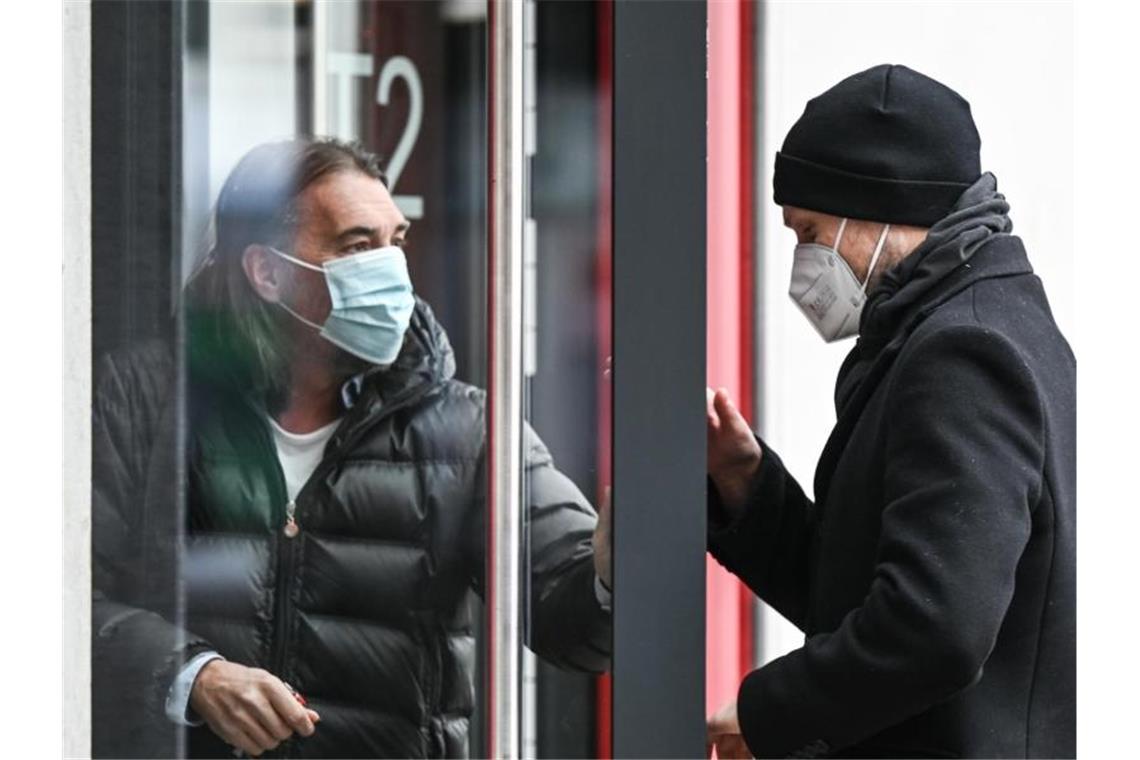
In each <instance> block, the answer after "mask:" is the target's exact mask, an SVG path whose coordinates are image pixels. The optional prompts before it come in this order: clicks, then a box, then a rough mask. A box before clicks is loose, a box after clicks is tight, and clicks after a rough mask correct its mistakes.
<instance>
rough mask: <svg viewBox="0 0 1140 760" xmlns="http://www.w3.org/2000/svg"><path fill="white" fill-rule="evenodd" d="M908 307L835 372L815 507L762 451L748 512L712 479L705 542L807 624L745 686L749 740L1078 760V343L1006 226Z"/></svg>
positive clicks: (767, 744) (867, 752)
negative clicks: (1062, 328) (831, 421)
mask: <svg viewBox="0 0 1140 760" xmlns="http://www.w3.org/2000/svg"><path fill="white" fill-rule="evenodd" d="M902 287H903V290H902V291H900V293H904V292H905V289H906V288H908V287H910V286H909V285H908V284H903V286H902ZM899 301H900V304H896V306H895V307H894V308H891V309H886V310H884V311H883V314H880V315H879V317H880V318H878V319H876V318H871V319H867V318H865V319H864V324H863V329H862V337H861V338H860V339H859V341H858V343H857V344H856V346H855V348H854V349H853V350H852V352H851V353H850V355H849V356H848V357H847V359H846V360H845V362H844V364H843V366H842V368H841V370H840V373H839V381H838V385H837V392H836V412H837V422H836V426H835V429H834V430H833V432H832V434H831V436H830V438H829V440H828V442H827V444H826V446H825V448H824V450H823V454H822V456H821V457H820V461H819V465H818V469H817V471H816V476H815V500H814V501H813V500H812V499H809V498H808V497H807V496H806V495H805V494H804V491H803V490H802V489H801V487H800V486H799V485H798V484H797V483H796V481H795V480H794V479H793V478H792V476H791V475H790V474H789V473H788V472H787V471H786V470H785V469H784V467H783V465H782V464H781V462H780V458H779V457H778V456H777V455H776V453H775V452H774V451H772V449H771V448H769V447H768V446H767V445H766V444H763V443H762V446H763V448H764V454H763V457H762V460H761V464H760V468H759V470H758V472H757V474H756V476H755V479H754V482H753V487H752V496H751V498H750V500H749V503H748V505H747V508H746V510H745V511H744V512H743V514H742V515H738V516H736V517H735V521H731V520H730V519H729V517H728V515H726V513H725V512H724V510H723V508H722V506H721V505H720V503H719V500H718V498H717V495H716V493H715V489H714V488H712V487H711V486H710V492H711V494H712V496H711V502H710V535H709V540H710V550H711V551H712V553H713V554H714V556H715V557H716V558H717V559H718V560H719V561H720V562H721V563H722V564H723V565H724V566H725V567H726V568H728V569H729V570H731V571H732V572H734V573H735V574H737V575H738V576H740V577H741V578H742V579H743V580H744V581H745V582H747V584H748V585H749V586H750V587H751V588H752V589H753V590H754V591H755V592H756V593H757V594H758V595H759V596H760V597H761V598H762V599H763V600H764V601H766V602H767V603H768V604H770V605H772V606H773V607H774V608H775V609H776V610H778V611H779V612H780V613H781V614H782V615H784V616H785V617H786V618H788V620H790V621H792V622H793V623H794V624H795V625H796V626H798V627H799V628H800V629H801V630H803V632H804V634H805V642H804V645H803V646H802V647H801V648H800V649H798V650H795V651H793V652H791V653H789V654H788V655H786V656H784V657H780V658H778V659H776V660H774V661H773V662H771V663H769V664H767V665H765V666H763V667H761V668H759V669H758V670H755V671H753V672H752V673H750V674H749V675H748V676H747V677H746V678H745V679H744V681H743V683H742V684H741V686H740V691H739V695H738V704H737V709H738V713H739V718H740V724H741V728H742V730H743V734H744V738H745V741H746V742H747V744H748V746H749V747H750V749H751V750H752V752H753V753H754V754H755V755H757V756H758V757H780V756H787V755H793V756H801V757H803V756H839V757H1072V756H1074V754H1075V751H1076V737H1075V733H1076V731H1075V712H1076V690H1075V675H1076V673H1075V638H1076V590H1075V585H1076V584H1075V576H1076V504H1075V493H1076V489H1075V480H1076V466H1075V438H1076V432H1075V416H1076V415H1075V360H1074V357H1073V354H1072V352H1071V351H1070V349H1069V346H1068V344H1067V343H1066V341H1065V339H1064V338H1063V337H1062V335H1061V333H1060V332H1059V331H1058V329H1057V326H1056V324H1055V322H1054V320H1053V317H1052V314H1051V313H1050V310H1049V306H1048V302H1047V300H1046V297H1045V293H1044V290H1043V289H1042V286H1041V283H1040V281H1039V279H1038V278H1037V277H1036V276H1035V275H1033V273H1032V269H1031V267H1030V265H1029V262H1028V260H1027V258H1026V255H1025V251H1024V248H1023V246H1022V243H1021V241H1020V239H1018V238H1016V237H1013V236H1011V235H1008V234H999V235H995V236H993V237H992V238H991V239H989V240H988V241H987V242H986V243H984V244H983V245H982V247H981V248H980V249H978V250H977V252H976V253H974V255H973V256H972V257H971V258H970V259H968V260H967V261H966V262H965V263H963V264H960V265H958V266H956V267H954V268H952V270H950V271H946V272H941V273H939V277H938V281H937V282H936V283H935V284H933V285H930V284H925V285H923V287H922V292H921V295H920V296H919V297H916V298H912V299H910V301H909V302H908V301H907V299H906V298H902V299H899ZM887 303H890V301H889V300H888V301H887ZM884 315H886V316H884Z"/></svg>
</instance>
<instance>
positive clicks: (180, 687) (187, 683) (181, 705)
mask: <svg viewBox="0 0 1140 760" xmlns="http://www.w3.org/2000/svg"><path fill="white" fill-rule="evenodd" d="M224 659H226V658H225V657H222V656H221V655H220V654H218V653H217V652H214V651H212V650H211V651H209V652H202V653H201V654H199V655H196V656H195V657H193V658H192V659H191V660H190V662H188V663H186V664H185V665H183V666H182V670H180V671H178V675H177V676H176V677H175V678H174V683H172V684H171V685H170V691H169V692H167V694H166V717H168V718H170V720H171V721H173V722H174V723H177V724H179V725H181V726H200V725H202V720H201V719H199V718H197V717H193V716H191V714H190V690H191V689H193V688H194V681H195V679H197V678H198V673H199V672H200V671H201V670H202V668H204V667H205V666H206V663H208V662H211V661H213V660H224Z"/></svg>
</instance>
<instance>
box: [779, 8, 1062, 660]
mask: <svg viewBox="0 0 1140 760" xmlns="http://www.w3.org/2000/svg"><path fill="white" fill-rule="evenodd" d="M763 15H764V18H763V25H764V26H763V31H762V35H763V36H762V39H761V53H760V55H761V57H762V63H761V66H762V70H761V71H762V77H763V79H762V81H761V84H760V88H761V91H760V98H759V99H758V102H759V108H760V116H759V118H760V121H759V122H758V123H761V124H762V125H763V130H764V131H763V138H762V144H761V149H760V151H759V154H758V159H757V160H759V161H760V162H761V169H762V172H761V173H760V174H759V182H760V187H759V188H758V192H757V202H758V203H759V204H760V208H759V209H758V210H757V213H758V214H760V215H761V216H760V217H759V218H760V221H761V225H762V227H761V230H762V232H761V235H762V236H761V239H760V247H759V253H758V256H759V258H760V264H761V265H760V268H759V271H760V277H761V284H760V290H759V294H758V295H759V301H758V304H759V309H760V318H761V325H760V332H759V335H760V341H761V351H762V362H763V364H762V375H761V376H760V389H759V390H760V398H761V399H762V403H763V414H764V417H763V419H762V420H761V433H762V435H763V436H764V437H765V439H766V440H768V441H769V442H770V443H771V445H772V448H773V449H774V450H776V451H778V452H779V454H780V456H781V457H782V458H783V459H784V462H785V463H786V464H787V466H788V468H789V469H790V470H791V472H792V473H793V474H794V475H795V476H796V477H797V479H798V480H799V481H800V484H801V485H802V486H803V487H804V490H805V491H806V492H807V493H808V494H810V493H811V491H812V488H811V486H812V477H813V474H814V472H815V464H816V460H817V458H818V456H819V452H820V451H821V450H822V448H823V444H824V442H825V441H826V440H827V435H828V433H829V432H830V430H831V427H832V425H833V424H834V422H835V408H834V405H833V402H832V392H833V390H834V383H835V375H836V372H837V371H838V369H839V364H840V362H841V361H842V359H843V356H844V355H845V354H846V353H847V351H848V350H850V348H851V346H852V342H851V341H845V342H842V343H839V344H832V345H826V344H824V343H823V342H822V341H821V340H820V339H819V337H818V336H817V335H816V333H815V331H814V330H812V328H811V327H810V326H809V325H808V323H807V321H806V320H805V319H804V318H803V317H802V316H801V315H800V314H799V312H798V310H797V309H796V308H795V306H794V305H793V304H792V303H791V301H790V300H789V299H788V296H787V287H788V279H789V277H790V273H791V263H792V250H793V248H794V246H795V236H794V235H793V234H792V233H791V231H789V230H786V229H784V227H783V226H782V222H781V218H780V209H779V207H777V206H776V205H774V204H773V203H772V191H771V187H772V164H773V162H774V160H775V153H776V151H777V150H778V149H779V146H780V144H781V143H782V142H783V139H784V135H785V134H786V133H787V131H788V129H789V128H790V127H791V125H792V124H793V123H794V122H795V120H796V119H797V118H799V116H800V114H801V113H802V112H803V108H804V104H805V103H806V102H807V101H808V99H810V98H812V97H814V96H816V95H818V94H819V93H821V92H823V91H824V90H826V89H828V88H829V87H831V86H832V85H833V84H835V83H837V82H839V81H840V80H841V79H843V78H844V77H846V76H849V75H850V74H854V73H855V72H857V71H862V70H863V69H866V68H869V67H871V66H873V65H876V64H879V63H899V64H904V65H906V66H909V67H910V68H912V69H915V70H917V71H920V72H922V73H924V74H926V75H928V76H931V77H933V78H934V79H937V80H939V81H941V82H943V83H944V84H946V85H948V86H949V87H951V88H953V89H954V90H956V91H958V92H959V93H960V94H961V95H962V96H963V97H965V98H966V100H968V101H969V102H970V105H971V107H972V110H973V114H974V120H975V121H976V122H977V125H978V131H979V132H980V134H981V136H982V168H983V170H987V171H992V172H993V173H994V174H995V175H996V176H997V178H998V189H999V190H1001V191H1002V192H1003V193H1005V195H1006V198H1007V199H1008V200H1009V202H1010V205H1011V207H1012V210H1011V212H1010V216H1011V218H1012V219H1013V224H1014V233H1015V234H1017V235H1020V236H1021V237H1022V238H1023V239H1024V240H1025V243H1026V246H1027V248H1028V250H1029V257H1030V261H1031V262H1032V264H1033V267H1034V269H1035V270H1036V271H1037V273H1038V274H1039V275H1040V276H1041V278H1042V280H1043V281H1044V283H1045V289H1046V292H1047V293H1048V295H1049V299H1050V302H1051V303H1052V306H1053V312H1054V315H1055V316H1056V318H1057V322H1058V323H1059V324H1060V326H1061V329H1062V330H1063V331H1064V332H1065V333H1066V335H1067V336H1068V338H1069V340H1070V343H1072V345H1073V348H1074V351H1075V352H1076V353H1077V355H1078V358H1079V356H1080V344H1081V341H1080V336H1079V334H1078V332H1077V325H1076V318H1075V313H1074V310H1075V305H1074V285H1073V279H1074V272H1075V269H1076V265H1075V258H1076V251H1075V250H1074V246H1073V244H1074V239H1073V214H1072V209H1073V201H1074V194H1073V9H1072V7H1071V5H1070V4H1068V3H1040V2H1037V3H1035V2H1007V3H998V2H988V3H967V2H954V3H950V2H938V3H935V2H928V3H902V2H880V3H872V2H772V3H767V4H766V5H765V8H764V14H763ZM762 615H763V618H762V621H763V622H762V626H761V630H762V633H761V637H762V640H761V647H760V653H761V658H762V659H763V660H764V661H768V660H770V659H772V658H773V657H776V656H778V655H780V654H783V653H785V652H787V651H789V650H790V649H793V648H795V647H798V646H799V645H800V644H801V643H802V635H801V634H800V633H799V632H798V631H797V630H796V629H795V628H793V627H792V626H791V625H789V624H788V623H786V622H785V621H783V619H782V618H780V617H779V616H778V615H776V614H775V613H773V612H771V611H770V610H768V609H765V610H764V611H763V613H762Z"/></svg>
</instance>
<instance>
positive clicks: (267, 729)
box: [190, 659, 321, 757]
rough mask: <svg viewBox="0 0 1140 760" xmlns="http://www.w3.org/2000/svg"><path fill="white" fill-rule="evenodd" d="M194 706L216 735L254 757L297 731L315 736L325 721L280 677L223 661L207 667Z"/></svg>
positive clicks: (194, 693)
mask: <svg viewBox="0 0 1140 760" xmlns="http://www.w3.org/2000/svg"><path fill="white" fill-rule="evenodd" d="M190 706H191V709H193V711H194V712H195V713H196V714H197V715H198V716H199V717H200V718H202V720H204V721H205V722H206V725H208V726H209V727H210V729H211V730H212V731H213V732H214V733H215V734H217V735H218V736H220V737H221V738H222V739H223V740H224V741H226V742H227V743H229V744H231V745H233V746H234V747H237V748H239V749H241V750H242V751H244V752H246V753H247V754H249V755H252V756H254V757H256V756H258V755H260V754H262V753H263V752H267V751H269V750H271V749H273V748H275V747H276V746H277V745H279V744H280V743H281V742H283V741H285V740H286V739H288V738H289V737H290V736H292V735H293V734H294V733H298V734H300V735H301V736H311V735H312V734H313V731H314V730H316V729H315V726H316V723H317V722H318V721H320V719H321V718H320V716H319V715H318V714H317V713H316V712H315V711H314V710H310V709H308V708H307V707H305V706H304V705H302V704H301V702H300V701H299V700H298V698H297V696H296V694H295V693H294V692H293V691H292V690H290V689H289V687H288V686H286V685H285V683H284V682H283V681H282V680H281V679H280V678H277V676H275V675H273V674H272V673H268V672H266V671H264V670H261V669H259V668H247V667H246V666H244V665H239V664H238V663H236V662H228V661H226V660H222V659H217V660H212V661H211V662H209V663H207V664H206V666H205V667H203V668H202V670H201V672H200V673H199V674H198V677H197V678H196V679H195V681H194V688H193V690H192V691H191V692H190Z"/></svg>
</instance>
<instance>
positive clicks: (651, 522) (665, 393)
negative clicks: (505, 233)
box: [612, 0, 707, 758]
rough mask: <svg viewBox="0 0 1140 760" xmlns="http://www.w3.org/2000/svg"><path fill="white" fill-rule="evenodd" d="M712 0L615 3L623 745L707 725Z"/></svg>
mask: <svg viewBox="0 0 1140 760" xmlns="http://www.w3.org/2000/svg"><path fill="white" fill-rule="evenodd" d="M706 28H707V26H706V3H705V2H703V0H702V1H697V2H694V1H692V0H673V1H672V2H616V3H614V27H613V33H614V38H613V44H614V52H613V65H614V70H613V84H614V94H613V282H614V294H613V299H614V300H613V304H614V307H613V349H614V369H613V410H614V412H613V500H614V512H613V517H614V526H613V540H614V548H613V551H614V659H613V716H612V720H613V737H614V738H613V752H614V757H622V758H629V757H652V758H666V757H690V758H691V757H700V756H701V755H702V753H703V752H704V738H705V721H704V717H705V709H704V708H705V528H706V518H705V512H706V508H705V503H706V493H705V485H706V474H705V473H706V471H707V453H706V451H705V448H706V446H705V441H706V430H705V412H704V391H705V357H706V354H707V351H706V340H705V315H706V313H707V308H706V288H705V284H706V281H707V280H706V277H707V274H706V267H707V262H706V255H705V245H706V234H705V229H706V224H705V208H706V202H705V199H706V187H707V184H706V165H705V156H706V151H705V146H706V144H707V131H706V127H705V119H706V113H707V110H706V105H707V103H706V79H705V72H706V58H705V56H706Z"/></svg>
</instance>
